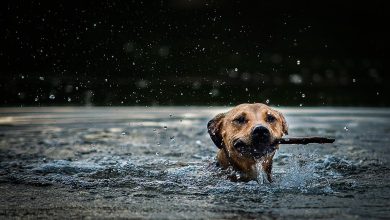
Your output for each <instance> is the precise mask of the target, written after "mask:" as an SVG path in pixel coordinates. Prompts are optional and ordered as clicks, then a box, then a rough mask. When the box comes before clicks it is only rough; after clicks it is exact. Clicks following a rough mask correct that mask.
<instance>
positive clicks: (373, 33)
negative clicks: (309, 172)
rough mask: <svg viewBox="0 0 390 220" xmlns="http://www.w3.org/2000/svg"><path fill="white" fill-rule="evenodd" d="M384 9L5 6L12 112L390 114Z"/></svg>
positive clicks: (4, 51) (7, 95)
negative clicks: (260, 105)
mask: <svg viewBox="0 0 390 220" xmlns="http://www.w3.org/2000/svg"><path fill="white" fill-rule="evenodd" d="M270 2H272V3H270ZM384 2H385V1H378V2H375V1H367V2H365V3H358V2H357V1H356V2H345V1H340V2H337V3H332V2H328V1H320V2H319V1H308V2H296V1H289V2H287V1H286V2H284V1H201V0H191V1H188V0H171V1H145V2H142V1H99V2H98V1H96V2H92V1H78V2H73V1H62V2H61V1H50V2H48V3H44V2H40V1H10V2H5V1H4V2H1V3H0V4H1V11H0V22H1V32H2V34H1V38H2V39H1V47H0V60H1V68H0V74H1V76H0V79H1V80H0V94H1V99H0V105H2V106H32V105H33V106H43V105H105V106H110V105H192V104H196V105H235V104H238V103H241V102H269V104H271V105H282V106H284V105H292V106H300V105H302V106H312V105H320V106H324V105H325V106H333V105H342V106H389V105H390V99H389V98H388V97H390V96H389V94H390V92H389V90H390V89H389V86H388V85H387V84H388V82H389V76H388V74H387V73H386V71H385V64H386V63H385V54H386V52H388V49H389V48H388V44H387V42H388V41H389V38H388V37H389V36H388V34H387V30H388V28H389V25H388V23H387V20H389V16H388V14H389V13H388V10H387V9H386V7H385V5H384Z"/></svg>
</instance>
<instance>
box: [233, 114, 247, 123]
mask: <svg viewBox="0 0 390 220" xmlns="http://www.w3.org/2000/svg"><path fill="white" fill-rule="evenodd" d="M233 122H234V123H236V124H245V123H246V122H247V120H246V118H245V116H239V117H237V118H235V119H234V120H233Z"/></svg>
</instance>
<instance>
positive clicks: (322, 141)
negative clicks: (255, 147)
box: [275, 137, 335, 144]
mask: <svg viewBox="0 0 390 220" xmlns="http://www.w3.org/2000/svg"><path fill="white" fill-rule="evenodd" d="M334 141H335V139H334V138H325V137H292V138H280V139H277V140H276V141H275V142H276V143H278V144H310V143H317V144H326V143H333V142H334Z"/></svg>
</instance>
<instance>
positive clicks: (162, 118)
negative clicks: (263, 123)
mask: <svg viewBox="0 0 390 220" xmlns="http://www.w3.org/2000/svg"><path fill="white" fill-rule="evenodd" d="M225 110H226V109H224V108H206V107H205V108H203V107H187V108H185V107H164V108H163V107H156V108H141V107H124V108H104V107H100V108H98V107H90V108H82V107H75V108H2V109H0V138H1V139H0V191H1V192H2V196H1V197H0V216H3V217H37V216H41V217H51V216H53V215H54V216H57V217H94V216H110V217H114V218H119V217H124V218H129V217H132V218H139V217H143V218H176V219H183V218H189V219H194V218H195V219H199V218H219V219H220V218H238V217H241V218H320V217H321V218H346V219H356V218H358V219H359V218H360V219H366V218H388V217H389V215H390V211H389V208H388V207H389V205H390V202H389V197H390V196H389V195H390V181H389V180H390V179H389V177H388V176H389V168H390V166H389V163H388V161H389V156H390V152H389V151H390V148H389V144H388V143H389V141H390V137H389V136H388V133H389V131H390V111H389V109H371V108H281V109H280V110H281V111H282V112H283V113H284V114H285V116H286V119H287V121H288V123H289V127H290V130H289V133H290V134H291V135H292V136H311V135H317V136H330V137H335V138H336V142H335V143H334V144H331V145H319V144H309V145H305V146H300V145H291V146H287V145H283V146H281V148H280V150H279V151H278V152H277V153H276V155H275V157H274V168H273V182H272V183H269V182H268V181H267V180H266V176H265V175H263V173H262V172H259V179H258V181H251V182H248V183H243V182H232V181H230V180H229V178H228V177H229V175H234V174H235V173H234V171H232V170H220V169H219V168H217V167H216V166H215V159H214V157H215V155H216V152H217V148H216V147H215V146H214V145H213V143H212V141H211V140H210V138H209V136H208V134H207V130H206V124H207V121H208V120H209V119H210V118H212V117H213V116H214V115H215V114H217V113H220V112H223V111H225ZM346 125H347V127H348V132H346V130H345V128H344V127H346ZM258 169H259V170H260V169H261V167H260V165H259V167H258Z"/></svg>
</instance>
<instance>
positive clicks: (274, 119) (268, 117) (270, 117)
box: [265, 114, 276, 123]
mask: <svg viewBox="0 0 390 220" xmlns="http://www.w3.org/2000/svg"><path fill="white" fill-rule="evenodd" d="M265 120H266V121H267V122H268V123H273V122H275V121H276V118H275V116H273V115H271V114H267V117H266V119H265Z"/></svg>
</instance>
